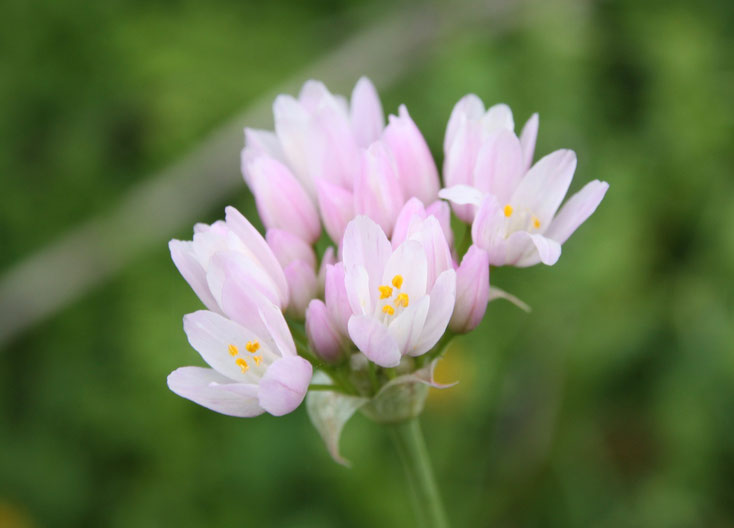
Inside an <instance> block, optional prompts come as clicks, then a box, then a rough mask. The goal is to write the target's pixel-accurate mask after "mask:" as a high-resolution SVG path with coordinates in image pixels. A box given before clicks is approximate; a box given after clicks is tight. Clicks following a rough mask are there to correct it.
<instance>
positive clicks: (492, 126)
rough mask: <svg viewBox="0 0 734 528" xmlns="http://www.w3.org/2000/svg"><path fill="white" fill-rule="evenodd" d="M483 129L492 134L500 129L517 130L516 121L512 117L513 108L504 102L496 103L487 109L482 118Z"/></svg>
mask: <svg viewBox="0 0 734 528" xmlns="http://www.w3.org/2000/svg"><path fill="white" fill-rule="evenodd" d="M481 127H482V130H483V131H484V132H485V133H486V134H491V133H492V132H496V131H498V130H503V129H504V130H509V131H510V132H512V131H513V130H515V121H514V119H513V118H512V110H510V107H509V106H507V105H506V104H504V103H500V104H496V105H494V106H492V107H490V108H489V109H488V110H487V113H486V114H484V117H482V119H481Z"/></svg>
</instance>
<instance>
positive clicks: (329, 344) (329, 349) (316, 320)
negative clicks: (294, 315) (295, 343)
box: [306, 299, 342, 362]
mask: <svg viewBox="0 0 734 528" xmlns="http://www.w3.org/2000/svg"><path fill="white" fill-rule="evenodd" d="M306 335H307V336H308V342H309V343H310V344H311V347H312V348H313V349H314V350H315V351H316V353H317V354H318V355H319V357H320V358H322V359H323V360H325V361H328V362H336V361H338V360H339V358H340V357H341V355H342V337H341V336H340V335H339V332H337V331H336V330H335V329H334V327H333V325H332V322H331V318H330V316H329V313H328V311H327V309H326V305H325V304H324V302H323V301H321V300H320V299H313V300H312V301H311V302H310V303H309V304H308V308H307V309H306Z"/></svg>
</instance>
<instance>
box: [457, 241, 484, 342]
mask: <svg viewBox="0 0 734 528" xmlns="http://www.w3.org/2000/svg"><path fill="white" fill-rule="evenodd" d="M488 302H489V254H488V253H487V252H486V251H484V250H483V249H481V248H479V247H477V246H474V245H473V246H471V247H470V248H469V250H468V251H467V252H466V255H464V258H463V259H462V260H461V265H460V266H459V267H458V268H457V270H456V307H455V308H454V313H453V315H452V316H451V321H450V322H449V328H451V331H452V332H456V333H462V334H463V333H465V332H469V331H471V330H474V329H475V328H476V327H477V325H478V324H479V323H480V322H481V320H482V318H483V317H484V312H486V311H487V303H488Z"/></svg>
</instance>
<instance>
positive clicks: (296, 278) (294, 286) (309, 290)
mask: <svg viewBox="0 0 734 528" xmlns="http://www.w3.org/2000/svg"><path fill="white" fill-rule="evenodd" d="M283 272H284V273H285V280H286V281H287V282H288V290H289V292H290V302H289V303H288V313H289V314H290V315H292V316H293V317H296V318H298V319H303V317H304V316H305V314H306V308H307V307H308V303H309V302H311V299H314V298H315V297H316V295H317V294H318V289H319V283H318V279H317V278H316V272H315V271H314V269H313V267H311V266H310V265H309V264H307V263H306V262H304V261H302V260H294V261H293V262H291V263H290V264H288V266H286V267H285V269H284V270H283Z"/></svg>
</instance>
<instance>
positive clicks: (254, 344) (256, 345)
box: [245, 341, 260, 353]
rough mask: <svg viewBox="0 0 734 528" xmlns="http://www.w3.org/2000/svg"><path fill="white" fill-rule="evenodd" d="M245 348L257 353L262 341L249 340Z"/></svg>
mask: <svg viewBox="0 0 734 528" xmlns="http://www.w3.org/2000/svg"><path fill="white" fill-rule="evenodd" d="M245 348H246V349H247V351H248V352H252V353H255V352H257V351H258V350H259V349H260V342H259V341H248V342H247V344H246V345H245Z"/></svg>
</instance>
